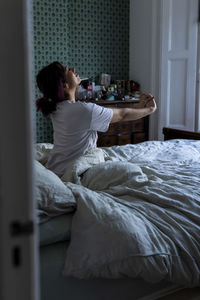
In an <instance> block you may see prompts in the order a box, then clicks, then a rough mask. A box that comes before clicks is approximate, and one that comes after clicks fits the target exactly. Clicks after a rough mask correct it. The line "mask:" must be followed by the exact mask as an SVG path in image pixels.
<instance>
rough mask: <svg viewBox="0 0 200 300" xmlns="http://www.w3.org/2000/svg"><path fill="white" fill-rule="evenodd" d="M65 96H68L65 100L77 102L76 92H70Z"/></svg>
mask: <svg viewBox="0 0 200 300" xmlns="http://www.w3.org/2000/svg"><path fill="white" fill-rule="evenodd" d="M65 96H66V97H65V100H70V101H73V102H75V101H76V90H70V91H68V92H67V94H66V95H65Z"/></svg>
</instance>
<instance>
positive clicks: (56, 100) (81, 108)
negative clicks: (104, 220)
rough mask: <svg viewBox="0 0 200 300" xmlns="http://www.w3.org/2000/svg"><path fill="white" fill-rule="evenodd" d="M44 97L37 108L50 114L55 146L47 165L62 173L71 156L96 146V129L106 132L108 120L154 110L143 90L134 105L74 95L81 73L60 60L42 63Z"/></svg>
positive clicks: (40, 84)
mask: <svg viewBox="0 0 200 300" xmlns="http://www.w3.org/2000/svg"><path fill="white" fill-rule="evenodd" d="M37 84H38V87H39V89H40V91H41V92H42V93H43V97H42V98H40V99H38V100H37V102H36V105H37V111H39V110H40V111H41V112H42V113H43V115H44V116H48V115H50V116H51V120H52V123H53V130H54V148H53V150H52V151H51V153H50V155H49V158H48V162H47V164H46V167H47V168H48V169H50V170H52V171H53V172H54V173H56V174H57V175H58V176H59V177H62V175H63V174H64V172H65V170H66V168H67V166H68V164H69V163H71V162H72V161H73V160H75V159H77V158H78V157H79V156H81V155H83V154H85V153H86V152H88V151H90V150H92V149H94V148H96V143H97V131H101V132H105V131H107V130H108V127H109V124H110V123H114V122H119V121H130V120H137V119H139V118H142V117H144V116H147V115H150V114H152V113H153V112H154V111H155V110H156V103H155V100H154V97H153V96H152V95H150V94H143V95H142V96H141V99H140V103H139V105H138V106H137V108H105V107H102V106H99V105H96V104H94V103H85V102H80V101H77V102H76V99H75V93H76V90H77V88H78V86H79V84H80V77H79V75H78V74H77V73H76V72H75V69H74V68H71V69H70V68H68V67H66V66H64V65H62V64H60V63H59V62H53V63H51V64H50V65H48V66H46V67H44V68H43V69H42V70H41V71H40V72H39V73H38V75H37Z"/></svg>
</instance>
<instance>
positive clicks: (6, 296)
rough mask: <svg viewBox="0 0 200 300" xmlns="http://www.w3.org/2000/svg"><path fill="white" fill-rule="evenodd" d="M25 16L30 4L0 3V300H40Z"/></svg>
mask: <svg viewBox="0 0 200 300" xmlns="http://www.w3.org/2000/svg"><path fill="white" fill-rule="evenodd" d="M29 10H30V3H29V2H28V0H27V2H26V1H25V0H24V1H23V0H16V1H13V0H1V1H0V243H1V245H0V299H1V300H11V299H13V300H18V299H19V300H36V299H38V284H37V283H38V281H37V280H38V273H37V266H38V260H37V250H36V240H35V234H33V233H32V231H34V228H35V225H34V215H33V212H34V209H33V207H34V204H33V196H32V195H33V183H32V164H33V163H32V143H33V142H32V140H33V133H32V132H33V131H32V122H31V115H32V113H31V105H30V104H31V97H30V94H31V93H30V74H31V72H30V60H31V55H30V51H29V45H30V42H29V39H30V35H29V34H28V30H27V29H28V24H29V22H30V20H31V15H30V13H29ZM36 278H37V280H36Z"/></svg>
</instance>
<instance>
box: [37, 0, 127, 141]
mask: <svg viewBox="0 0 200 300" xmlns="http://www.w3.org/2000/svg"><path fill="white" fill-rule="evenodd" d="M33 11H34V50H35V74H37V72H38V71H39V70H40V69H41V68H42V67H43V66H45V65H47V64H48V63H50V62H52V61H55V60H58V61H60V62H61V63H64V64H67V65H70V66H74V67H75V68H76V70H77V72H78V73H79V74H80V76H81V77H92V78H94V79H95V78H97V77H98V76H99V74H100V73H102V72H105V73H109V74H112V77H113V79H128V78H129V0H109V1H107V0H87V1H86V0H46V1H45V0H34V7H33ZM39 96H40V93H39V91H38V89H37V88H36V98H37V97H39ZM36 139H37V142H52V127H51V122H50V120H49V119H48V118H47V119H45V118H44V117H43V116H42V115H41V113H37V116H36Z"/></svg>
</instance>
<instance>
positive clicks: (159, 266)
mask: <svg viewBox="0 0 200 300" xmlns="http://www.w3.org/2000/svg"><path fill="white" fill-rule="evenodd" d="M93 154H94V155H92V153H90V155H89V158H88V157H87V156H86V157H81V158H80V160H78V161H77V162H75V164H74V165H73V167H72V168H71V169H70V170H67V172H66V174H65V175H64V177H63V180H64V181H67V183H65V185H66V188H68V189H70V190H71V191H72V194H73V195H74V197H75V198H76V201H77V210H76V212H75V215H74V217H73V221H72V232H71V242H70V245H69V248H68V250H67V255H66V260H65V265H64V271H63V273H64V275H66V276H73V277H76V278H95V277H104V278H121V277H126V276H128V277H133V278H134V277H140V278H143V279H145V280H147V281H150V282H158V281H161V280H162V279H165V280H169V281H171V282H173V283H176V284H179V285H187V286H197V285H200V141H187V140H175V141H167V142H145V143H142V144H138V145H126V146H114V147H110V148H102V150H97V151H96V152H94V153H93ZM102 154H103V156H102ZM69 181H71V182H69Z"/></svg>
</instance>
